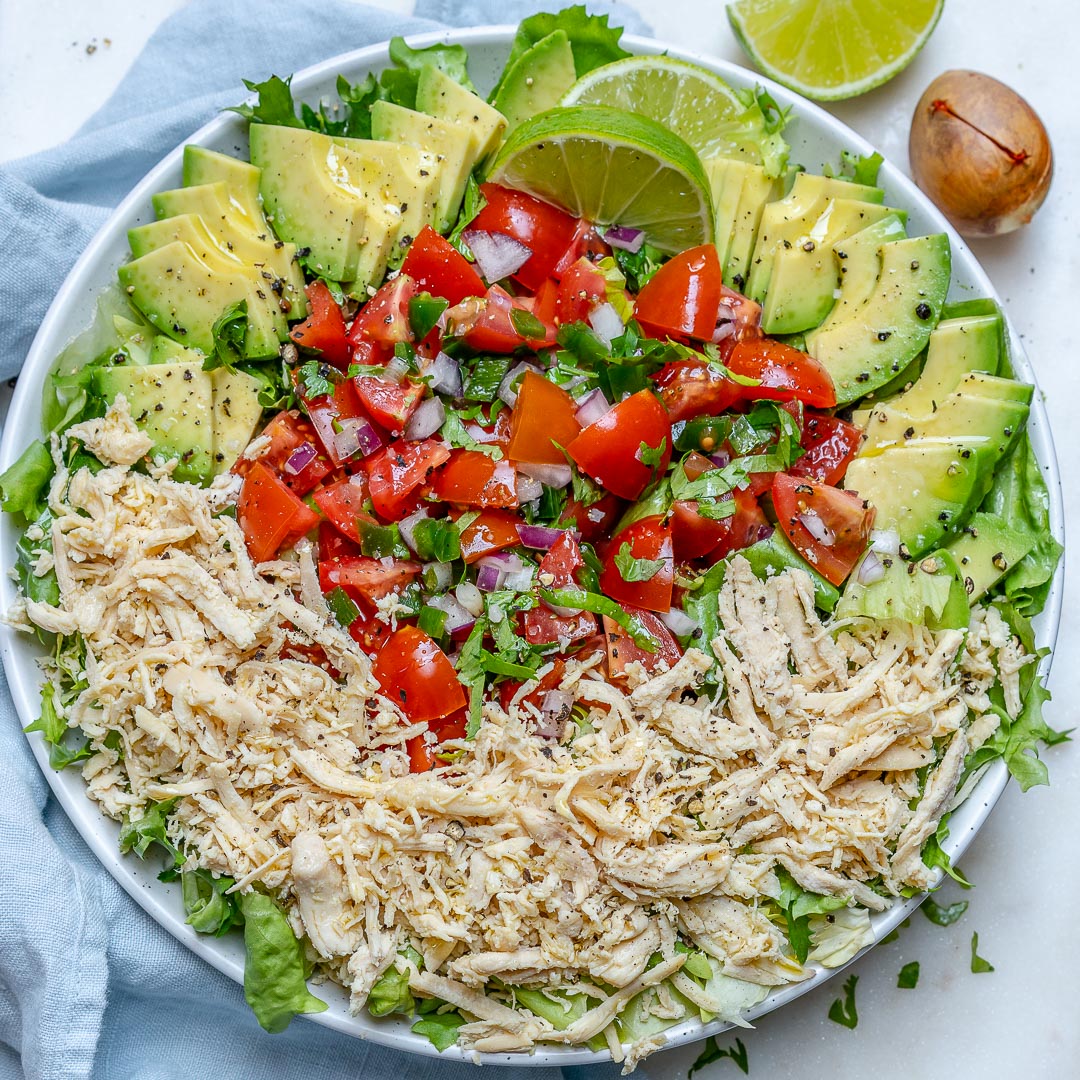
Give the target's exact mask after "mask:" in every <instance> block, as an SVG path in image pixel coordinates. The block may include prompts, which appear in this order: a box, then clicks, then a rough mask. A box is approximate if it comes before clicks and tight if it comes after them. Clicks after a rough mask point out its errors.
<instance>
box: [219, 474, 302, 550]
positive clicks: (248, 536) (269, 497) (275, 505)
mask: <svg viewBox="0 0 1080 1080" xmlns="http://www.w3.org/2000/svg"><path fill="white" fill-rule="evenodd" d="M236 519H237V521H238V522H239V523H240V528H241V529H243V531H244V539H245V540H246V541H247V547H248V551H249V553H250V554H251V558H252V559H253V560H254V561H255V562H257V563H259V562H266V561H267V559H272V558H273V557H274V556H275V555H276V554H277V553H278V552H279V551H280V550H281V549H282V548H283V547H286V546H288V545H289V544H292V543H295V542H296V541H297V540H299V539H300V537H301V536H303V535H304V534H305V533H307V532H310V531H311V530H312V529H314V528H315V526H316V525H318V524H319V515H318V514H316V513H315V511H314V510H312V509H311V508H310V507H309V506H308V505H307V504H306V503H304V502H303V501H302V500H301V499H300V498H298V497H297V496H296V495H295V494H294V493H293V492H291V491H290V490H289V489H288V488H287V487H286V486H285V485H284V484H283V483H282V482H281V481H280V480H279V479H278V478H277V477H276V476H275V475H274V474H273V473H272V472H271V471H270V470H269V469H268V468H267V467H266V466H265V465H264V464H263V463H262V462H261V461H256V462H254V463H253V464H252V466H251V468H250V469H248V472H247V475H246V476H245V477H244V486H243V487H242V488H241V489H240V498H239V500H238V502H237V504H236Z"/></svg>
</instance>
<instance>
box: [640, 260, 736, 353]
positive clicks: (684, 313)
mask: <svg viewBox="0 0 1080 1080" xmlns="http://www.w3.org/2000/svg"><path fill="white" fill-rule="evenodd" d="M722 290H723V275H722V273H721V270H720V259H719V258H718V257H717V254H716V248H715V247H714V246H713V245H712V244H702V245H701V247H696V248H691V249H690V250H689V251H684V252H683V253H682V254H681V255H676V256H674V258H671V259H669V260H668V261H667V262H666V263H664V265H663V266H661V267H660V269H659V270H657V271H656V273H655V274H653V276H652V277H651V278H650V279H649V280H648V281H647V282H646V283H645V285H644V287H643V288H642V290H641V292H639V293H638V297H637V302H636V304H635V305H634V315H635V317H636V318H637V320H638V322H640V323H641V324H642V326H644V327H645V328H646V329H647V330H648V331H649V332H650V333H651V334H653V336H654V337H668V336H669V335H675V336H685V337H692V338H698V339H699V340H701V341H711V340H712V336H713V334H714V333H715V332H716V318H717V315H718V314H719V311H720V297H721V295H722Z"/></svg>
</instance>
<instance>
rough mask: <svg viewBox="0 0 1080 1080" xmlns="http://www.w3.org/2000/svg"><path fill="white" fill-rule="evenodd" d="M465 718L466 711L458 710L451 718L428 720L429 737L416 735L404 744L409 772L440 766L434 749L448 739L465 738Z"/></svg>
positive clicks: (425, 770)
mask: <svg viewBox="0 0 1080 1080" xmlns="http://www.w3.org/2000/svg"><path fill="white" fill-rule="evenodd" d="M466 716H467V714H466V710H465V709H459V710H458V711H457V712H456V713H454V714H453V716H447V717H444V718H443V719H441V720H429V721H428V731H429V732H430V733H431V735H430V736H428V735H417V736H416V737H415V738H412V739H410V740H409V741H408V742H407V743H406V744H405V748H406V749H407V750H408V752H409V771H410V772H414V773H419V772H427V771H428V770H429V769H432V768H434V767H435V766H436V765H437V764H442V762H440V761H439V760H438V750H437V749H436V747H437V746H438V745H439V744H440V743H444V742H447V741H448V740H449V739H464V738H465V730H466Z"/></svg>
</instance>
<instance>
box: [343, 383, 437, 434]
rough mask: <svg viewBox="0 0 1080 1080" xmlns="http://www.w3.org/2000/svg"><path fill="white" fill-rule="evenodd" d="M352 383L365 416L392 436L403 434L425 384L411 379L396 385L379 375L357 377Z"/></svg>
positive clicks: (418, 402) (420, 398)
mask: <svg viewBox="0 0 1080 1080" xmlns="http://www.w3.org/2000/svg"><path fill="white" fill-rule="evenodd" d="M354 381H355V383H356V396H357V397H358V398H359V399H360V403H361V404H362V405H363V406H364V409H365V411H366V412H367V414H368V416H370V417H371V419H372V420H374V421H375V423H377V424H379V425H380V426H382V427H384V428H386V430H387V431H388V432H389V433H390V434H391V435H400V434H401V433H402V432H403V431H404V430H405V425H406V424H407V423H408V422H409V417H410V416H412V414H413V413H414V412H416V407H417V406H418V405H419V404H420V401H421V400H422V398H423V396H424V384H423V383H417V382H413V381H412V379H402V380H401V382H399V383H395V382H390V381H389V380H387V379H382V378H380V377H379V376H378V375H357V376H356V379H355V380H354Z"/></svg>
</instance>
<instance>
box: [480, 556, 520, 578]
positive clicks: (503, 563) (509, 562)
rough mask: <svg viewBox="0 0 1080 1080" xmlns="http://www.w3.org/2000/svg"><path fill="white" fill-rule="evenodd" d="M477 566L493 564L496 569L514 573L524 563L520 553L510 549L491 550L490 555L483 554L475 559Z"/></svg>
mask: <svg viewBox="0 0 1080 1080" xmlns="http://www.w3.org/2000/svg"><path fill="white" fill-rule="evenodd" d="M476 565H477V566H494V567H495V569H496V570H502V571H504V572H505V573H507V574H516V573H517V572H518V571H519V570H520V569H521V568H522V567H523V566H524V565H525V564H524V563H523V562H522V561H521V556H520V555H515V554H514V553H513V552H512V551H493V552H492V553H491V554H490V555H484V556H483V557H482V558H480V559H477V560H476Z"/></svg>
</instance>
